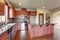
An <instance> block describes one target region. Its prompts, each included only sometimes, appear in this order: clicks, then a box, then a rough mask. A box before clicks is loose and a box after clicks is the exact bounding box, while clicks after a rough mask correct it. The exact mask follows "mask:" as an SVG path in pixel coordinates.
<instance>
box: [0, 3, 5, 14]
mask: <svg viewBox="0 0 60 40" xmlns="http://www.w3.org/2000/svg"><path fill="white" fill-rule="evenodd" d="M0 15H4V3H2V2H0Z"/></svg>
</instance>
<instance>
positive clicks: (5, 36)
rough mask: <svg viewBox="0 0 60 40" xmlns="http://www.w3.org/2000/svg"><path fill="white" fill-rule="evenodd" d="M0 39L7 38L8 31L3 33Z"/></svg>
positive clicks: (7, 39) (6, 39)
mask: <svg viewBox="0 0 60 40" xmlns="http://www.w3.org/2000/svg"><path fill="white" fill-rule="evenodd" d="M0 40H9V36H8V32H5V33H3V34H2V35H1V36H0Z"/></svg>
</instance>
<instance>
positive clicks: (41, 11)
mask: <svg viewBox="0 0 60 40" xmlns="http://www.w3.org/2000/svg"><path fill="white" fill-rule="evenodd" d="M39 13H43V14H44V24H45V23H46V13H48V14H50V11H49V10H46V9H37V17H38V15H39ZM37 20H38V19H37ZM37 23H39V22H38V21H37Z"/></svg>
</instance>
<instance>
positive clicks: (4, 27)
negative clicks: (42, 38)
mask: <svg viewBox="0 0 60 40" xmlns="http://www.w3.org/2000/svg"><path fill="white" fill-rule="evenodd" d="M15 24H16V23H9V24H6V25H3V26H0V34H2V33H4V32H5V31H7V30H8V29H9V28H11V27H13V26H14V25H15Z"/></svg>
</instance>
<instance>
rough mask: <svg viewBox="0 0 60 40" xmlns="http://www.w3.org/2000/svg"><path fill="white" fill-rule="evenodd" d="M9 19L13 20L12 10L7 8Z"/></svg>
mask: <svg viewBox="0 0 60 40" xmlns="http://www.w3.org/2000/svg"><path fill="white" fill-rule="evenodd" d="M9 18H13V8H12V7H10V8H9Z"/></svg>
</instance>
